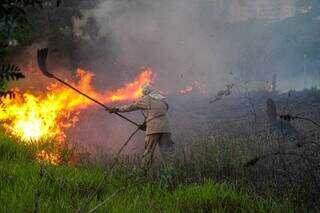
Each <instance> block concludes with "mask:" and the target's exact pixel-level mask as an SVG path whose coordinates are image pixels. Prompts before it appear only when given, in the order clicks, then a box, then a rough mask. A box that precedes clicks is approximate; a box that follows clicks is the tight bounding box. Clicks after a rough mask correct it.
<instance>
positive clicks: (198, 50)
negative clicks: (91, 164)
mask: <svg viewBox="0 0 320 213" xmlns="http://www.w3.org/2000/svg"><path fill="white" fill-rule="evenodd" d="M274 1H276V0H274ZM84 2H85V1H84ZM92 2H96V4H95V5H94V3H90V5H91V4H92V5H93V7H91V6H90V7H91V8H89V7H88V6H86V7H83V9H82V10H81V14H82V16H81V17H77V18H74V19H73V25H72V32H73V36H74V40H75V43H76V45H75V47H76V51H75V53H74V54H75V55H76V59H77V65H78V66H80V67H81V68H84V69H88V70H91V71H93V72H94V74H95V78H94V84H95V87H96V88H98V89H103V90H105V89H115V88H119V87H120V86H121V85H122V84H123V83H124V82H128V81H131V80H132V79H134V77H135V76H137V74H138V72H139V71H140V70H141V68H142V67H146V66H148V67H150V68H152V69H153V70H154V72H155V75H156V76H155V86H156V87H157V88H158V89H159V90H161V91H164V92H168V96H169V98H170V100H173V102H171V103H170V104H171V106H172V105H173V106H172V108H171V109H173V110H175V111H173V112H172V111H171V113H172V114H174V113H175V112H177V111H179V110H181V108H183V104H188V103H186V102H185V101H180V102H181V103H180V102H179V101H177V98H176V99H173V98H172V99H171V97H172V96H174V94H175V93H177V91H179V90H183V89H185V88H190V87H188V86H189V85H198V86H199V85H200V86H199V87H201V88H205V91H206V95H207V98H206V99H203V100H204V101H206V102H203V103H201V104H203V105H205V104H208V103H209V100H210V96H213V95H214V94H215V93H216V92H217V91H219V90H221V89H224V88H225V85H226V84H227V83H240V84H245V85H249V86H248V88H249V89H252V90H255V89H257V88H259V89H260V88H266V86H265V83H266V82H271V79H272V76H273V74H274V73H277V74H278V75H277V76H278V79H277V80H278V82H277V83H278V85H277V88H280V89H281V90H283V91H285V90H288V89H294V88H297V87H298V88H302V87H305V86H306V85H313V84H314V82H315V83H316V81H317V80H314V79H319V75H318V76H317V78H314V77H312V76H311V75H310V76H309V75H308V74H305V73H306V72H307V70H306V69H308V70H311V69H313V70H316V68H317V67H318V66H319V62H317V63H315V62H314V60H313V59H311V57H310V58H309V57H305V58H306V59H305V61H303V59H304V54H302V53H301V52H299V51H300V50H299V48H300V49H302V48H301V47H300V46H299V45H303V44H304V43H307V42H308V41H309V40H311V38H309V36H307V37H306V36H303V34H302V33H305V35H311V34H312V33H308V31H307V30H310V32H313V29H314V27H313V25H312V24H309V25H308V27H306V25H305V24H306V23H313V22H306V21H305V22H303V24H301V23H300V22H298V21H295V20H294V17H292V16H293V15H294V14H293V13H292V10H290V11H291V12H290V11H289V13H288V14H287V15H281V14H280V15H281V16H279V17H277V15H276V16H274V14H273V13H272V14H271V15H268V14H267V15H266V16H265V17H264V16H260V15H259V14H256V13H257V11H263V10H264V8H269V6H270V5H279V4H272V2H273V1H270V2H266V1H260V0H259V1H258V0H255V1H251V2H250V3H249V1H247V0H242V1H240V0H239V1H235V0H228V1H227V0H161V1H159V0H99V1H92ZM252 2H255V3H254V4H253V3H252ZM258 2H260V3H259V4H258ZM283 2H285V1H283ZM288 2H292V1H291V0H290V1H289V0H288ZM282 5H284V7H283V8H291V9H292V8H293V7H292V5H291V4H290V5H289V4H288V5H286V3H283V4H282ZM258 7H260V8H258ZM250 11H254V13H252V14H251V15H250ZM275 11H280V10H275ZM247 13H249V14H247ZM274 17H275V18H278V19H279V20H276V21H275V19H274ZM270 20H272V22H270ZM290 20H293V21H292V22H290ZM296 22H297V23H300V24H297V23H296ZM315 24H316V23H315ZM295 26H301V28H297V27H295ZM300 34H301V35H302V36H301V40H299V42H295V40H294V39H300V38H298V37H299V35H300ZM313 34H314V33H313ZM296 37H297V38H296ZM288 38H290V39H291V40H292V41H291V40H290V39H288ZM303 39H306V40H303ZM73 63H74V61H73V62H72V63H70V64H73ZM304 67H306V69H305V71H303V70H304ZM304 75H305V76H307V78H305V79H304V80H300V79H301V77H302V76H304ZM306 79H307V80H306ZM308 79H309V80H308ZM312 80H313V81H314V82H312ZM235 81H236V82H235ZM251 82H254V84H255V85H257V84H259V85H258V86H257V87H253V88H252V87H251V86H252V85H250V83H251ZM203 85H205V86H203ZM196 94H197V93H196ZM179 98H180V100H181V97H179ZM182 103H183V104H182ZM105 113H106V112H104V111H103V110H98V109H97V108H94V109H91V110H89V111H86V112H82V113H81V114H80V121H79V123H78V124H77V126H76V128H74V129H72V130H70V131H69V135H70V137H69V140H70V141H71V142H72V143H74V144H79V146H80V144H82V145H83V146H88V145H90V146H93V147H95V146H96V147H104V149H105V150H110V149H112V150H115V149H117V148H118V147H120V146H121V143H122V142H123V141H124V140H125V139H126V137H127V136H128V135H129V133H130V132H131V131H133V130H134V127H133V126H131V125H130V124H127V123H126V122H125V121H122V120H119V119H118V118H115V117H113V116H112V115H106V114H105ZM208 113H210V112H208ZM180 114H181V113H180ZM186 114H187V113H186V112H183V113H182V114H181V117H180V118H178V119H176V121H177V120H179V121H185V120H186V118H185V117H183V116H185V115H186ZM130 116H131V117H132V118H133V119H137V120H140V121H141V115H140V114H139V112H136V113H132V114H130ZM182 117H183V118H182ZM176 121H173V123H174V124H176V125H180V124H181V123H182V122H179V123H178V122H176ZM190 125H192V124H190ZM173 129H174V130H175V129H176V126H174V127H173ZM138 141H140V144H137V142H138ZM142 141H143V139H142V134H140V135H139V137H137V138H136V139H135V141H133V143H132V144H134V145H132V147H131V148H130V149H134V148H136V147H142V146H141V143H142Z"/></svg>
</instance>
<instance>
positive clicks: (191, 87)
mask: <svg viewBox="0 0 320 213" xmlns="http://www.w3.org/2000/svg"><path fill="white" fill-rule="evenodd" d="M192 90H193V86H187V87H185V88H183V89H181V90H180V93H181V94H186V93H189V92H192Z"/></svg>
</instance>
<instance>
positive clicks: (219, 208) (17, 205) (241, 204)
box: [0, 136, 293, 213]
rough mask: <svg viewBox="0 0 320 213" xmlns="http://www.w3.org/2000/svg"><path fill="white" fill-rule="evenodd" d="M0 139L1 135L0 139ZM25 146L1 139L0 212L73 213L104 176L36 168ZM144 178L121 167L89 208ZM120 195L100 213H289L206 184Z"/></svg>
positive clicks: (148, 185) (151, 184)
mask: <svg viewBox="0 0 320 213" xmlns="http://www.w3.org/2000/svg"><path fill="white" fill-rule="evenodd" d="M1 137H2V136H1ZM31 159H32V153H31V152H30V151H28V149H26V147H25V146H24V145H18V144H16V143H14V142H13V141H10V140H8V139H6V138H5V137H2V138H1V141H0V204H1V205H0V212H34V211H35V209H36V206H38V207H37V209H38V212H59V213H61V212H75V211H76V210H77V208H78V207H79V206H80V205H83V203H84V201H85V200H86V198H87V196H88V194H89V193H90V192H91V191H92V190H94V189H95V188H96V187H95V186H96V185H97V183H98V182H99V180H100V178H102V176H103V171H104V169H103V168H101V167H98V166H97V167H90V168H74V167H69V166H49V165H47V166H40V165H39V164H37V163H34V162H33V161H32V160H31ZM141 178H144V176H143V175H142V174H141V173H139V172H132V169H130V168H129V167H125V166H119V167H117V169H116V170H115V172H114V173H113V175H112V176H111V177H110V178H108V180H106V181H105V182H104V184H103V185H102V187H101V189H100V190H99V191H98V193H97V196H95V197H94V199H93V200H92V202H91V203H90V205H89V207H90V208H93V207H95V206H96V205H97V204H99V203H101V202H102V201H103V200H105V199H106V198H107V197H108V196H110V195H111V194H112V193H113V192H115V191H117V190H118V189H119V188H120V187H123V186H125V185H127V184H128V185H129V184H132V183H134V182H135V181H137V179H139V180H140V179H141ZM145 180H146V181H145V182H143V183H142V184H140V185H137V186H135V187H132V188H129V189H128V190H125V191H123V192H120V193H119V194H118V195H117V196H115V197H114V198H113V199H111V200H110V201H109V202H107V203H106V205H103V206H102V207H101V208H99V209H98V212H106V211H108V212H293V210H292V209H291V208H290V207H289V206H288V205H285V204H281V203H279V202H276V201H274V200H272V199H270V198H265V197H264V198H261V197H258V196H254V195H251V194H249V193H247V192H244V191H239V190H236V189H235V188H233V187H231V186H230V185H228V184H226V183H219V184H218V183H215V182H214V181H212V180H210V179H208V180H205V181H203V182H202V183H193V184H180V185H178V186H177V187H175V188H173V189H172V188H168V187H163V185H161V184H159V183H160V182H159V181H158V180H157V179H152V178H147V179H146V178H145Z"/></svg>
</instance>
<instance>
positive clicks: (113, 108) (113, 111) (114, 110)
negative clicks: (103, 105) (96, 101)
mask: <svg viewBox="0 0 320 213" xmlns="http://www.w3.org/2000/svg"><path fill="white" fill-rule="evenodd" d="M107 110H108V112H109V113H116V112H119V109H118V108H117V107H111V108H109V109H107Z"/></svg>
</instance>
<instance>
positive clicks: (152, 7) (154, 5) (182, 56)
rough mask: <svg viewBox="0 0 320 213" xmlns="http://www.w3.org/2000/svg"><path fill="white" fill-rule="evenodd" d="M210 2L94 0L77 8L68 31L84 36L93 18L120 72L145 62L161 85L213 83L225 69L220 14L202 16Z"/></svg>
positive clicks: (126, 75) (130, 73)
mask: <svg viewBox="0 0 320 213" xmlns="http://www.w3.org/2000/svg"><path fill="white" fill-rule="evenodd" d="M208 7H209V8H208ZM210 8H211V9H212V11H214V10H216V8H215V3H214V1H194V0H185V1H179V0H173V1H172V0H170V1H169V0H165V1H128V0H120V1H119V0H112V1H109V0H108V1H100V2H99V4H98V5H97V6H96V7H95V8H93V9H90V10H86V11H82V13H83V17H82V19H77V20H75V22H74V34H75V35H76V36H78V38H81V39H90V36H89V35H88V34H87V33H86V32H84V31H83V26H85V25H86V24H87V23H88V22H89V21H90V20H91V19H92V18H93V19H94V20H95V22H96V24H97V28H98V32H97V36H98V39H102V38H106V39H107V40H109V41H110V42H109V47H111V48H113V49H110V48H109V49H108V47H106V49H105V51H109V52H113V53H114V55H115V57H114V58H115V59H114V62H116V63H121V64H122V66H123V67H124V69H123V70H122V74H121V77H124V78H132V76H134V75H136V71H137V70H139V68H140V67H143V66H149V67H151V68H152V69H154V70H155V72H156V74H157V79H156V82H155V83H156V85H157V86H158V87H159V89H161V90H163V91H176V90H177V89H181V88H183V87H185V86H187V85H189V84H191V83H192V82H194V81H195V80H196V81H199V82H200V83H203V84H207V85H208V84H209V85H215V86H213V87H215V88H216V89H217V88H219V87H221V86H223V84H221V80H222V79H223V78H224V76H225V73H226V72H225V70H224V67H223V64H224V46H223V43H224V41H223V36H222V31H223V29H222V28H220V29H219V25H220V26H222V25H223V23H224V22H225V20H224V19H223V17H222V18H220V20H219V19H218V18H217V17H215V19H212V18H213V17H207V16H208V15H210V14H208V13H207V11H208V10H210ZM213 14H215V13H213ZM208 18H209V19H208ZM210 23H211V24H210ZM219 34H221V35H220V36H219ZM110 43H112V44H111V45H110ZM101 45H103V44H101Z"/></svg>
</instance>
